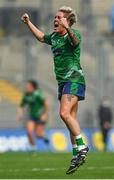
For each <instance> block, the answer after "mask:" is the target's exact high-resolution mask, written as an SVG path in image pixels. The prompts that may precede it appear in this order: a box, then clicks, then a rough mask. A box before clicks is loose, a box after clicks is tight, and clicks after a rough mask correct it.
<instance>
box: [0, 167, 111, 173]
mask: <svg viewBox="0 0 114 180" xmlns="http://www.w3.org/2000/svg"><path fill="white" fill-rule="evenodd" d="M80 169H81V170H85V169H87V170H90V171H92V170H95V169H98V170H101V169H102V170H111V169H114V167H113V166H105V167H95V166H89V167H81V168H80ZM60 170H66V168H48V167H47V168H33V169H31V170H29V169H28V170H26V169H24V171H27V172H30V171H34V172H38V171H60ZM7 171H8V172H20V171H22V169H7ZM0 172H6V169H0Z"/></svg>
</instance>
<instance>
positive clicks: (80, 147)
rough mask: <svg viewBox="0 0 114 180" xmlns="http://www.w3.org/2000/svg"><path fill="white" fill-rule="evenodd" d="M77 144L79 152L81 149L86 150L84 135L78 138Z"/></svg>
mask: <svg viewBox="0 0 114 180" xmlns="http://www.w3.org/2000/svg"><path fill="white" fill-rule="evenodd" d="M76 144H77V146H78V150H79V151H80V150H81V149H84V148H85V143H84V141H83V138H82V135H81V134H80V135H78V136H76Z"/></svg>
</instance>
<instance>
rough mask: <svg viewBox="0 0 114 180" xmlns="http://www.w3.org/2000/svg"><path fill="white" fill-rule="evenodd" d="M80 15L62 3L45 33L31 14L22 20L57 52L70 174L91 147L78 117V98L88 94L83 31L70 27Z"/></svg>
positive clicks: (56, 59)
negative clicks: (70, 154)
mask: <svg viewBox="0 0 114 180" xmlns="http://www.w3.org/2000/svg"><path fill="white" fill-rule="evenodd" d="M76 20H77V17H76V14H75V13H74V11H73V10H72V9H71V8H70V7H66V6H65V7H62V8H60V9H59V10H58V12H57V13H56V15H55V18H54V32H53V33H51V34H44V33H43V32H42V31H40V30H39V29H38V28H36V27H35V26H34V25H33V24H32V22H31V21H30V19H29V16H28V14H24V15H23V16H22V21H23V22H24V23H25V24H26V25H27V26H28V28H29V29H30V30H31V32H32V33H33V34H34V36H35V37H36V38H37V39H38V40H39V41H40V42H44V43H47V44H49V45H51V49H52V52H53V55H54V65H55V74H56V79H57V81H58V89H59V92H58V93H59V100H60V103H61V105H60V116H61V118H62V120H63V121H64V123H65V124H66V126H67V127H68V129H69V132H70V135H71V142H72V146H73V158H72V160H71V164H70V167H69V169H68V171H67V174H70V173H72V172H74V171H75V170H76V169H77V168H78V167H79V166H80V165H81V164H83V162H84V160H85V157H86V154H87V152H88V147H86V146H85V144H84V142H83V139H82V135H81V130H80V125H79V122H78V119H77V110H78V101H79V100H84V98H85V79H84V74H83V71H82V68H81V66H80V43H81V35H80V33H79V31H78V30H76V29H71V26H72V25H73V24H74V23H76Z"/></svg>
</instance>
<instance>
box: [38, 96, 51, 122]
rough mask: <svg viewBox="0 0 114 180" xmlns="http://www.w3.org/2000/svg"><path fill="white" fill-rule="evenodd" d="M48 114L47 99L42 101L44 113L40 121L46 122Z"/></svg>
mask: <svg viewBox="0 0 114 180" xmlns="http://www.w3.org/2000/svg"><path fill="white" fill-rule="evenodd" d="M48 112H49V102H48V100H47V99H44V112H43V114H42V115H41V117H40V119H41V120H42V121H46V120H47V117H48Z"/></svg>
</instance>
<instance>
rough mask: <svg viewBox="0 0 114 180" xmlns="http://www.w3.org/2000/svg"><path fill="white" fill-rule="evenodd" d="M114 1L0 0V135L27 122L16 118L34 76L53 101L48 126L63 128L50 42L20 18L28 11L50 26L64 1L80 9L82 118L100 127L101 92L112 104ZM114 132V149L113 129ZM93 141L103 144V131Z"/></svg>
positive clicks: (85, 125)
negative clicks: (41, 40)
mask: <svg viewBox="0 0 114 180" xmlns="http://www.w3.org/2000/svg"><path fill="white" fill-rule="evenodd" d="M113 3H114V1H113V0H107V1H105V3H104V1H99V0H70V1H69V0H62V1H61V0H32V1H30V0H0V132H1V136H0V137H5V132H6V136H7V135H8V131H9V130H18V129H19V128H23V123H20V124H19V123H17V122H16V108H17V106H18V104H19V101H20V99H21V96H22V91H23V89H24V86H25V82H26V80H27V79H31V78H34V79H36V80H38V82H39V84H40V87H41V88H42V90H43V91H44V92H45V94H46V96H47V97H48V99H49V102H50V113H49V114H50V115H49V122H48V125H47V129H59V130H60V129H64V128H65V126H64V124H63V123H62V121H61V120H60V118H59V114H58V112H59V102H58V101H57V85H56V80H55V76H54V72H53V59H52V58H53V57H52V55H51V52H50V47H48V46H47V45H45V44H40V43H38V42H37V41H36V40H35V38H34V37H33V36H32V34H31V33H30V32H29V31H28V30H27V28H26V26H24V25H23V24H22V22H21V20H20V18H21V15H22V14H23V13H24V12H27V13H28V14H29V15H30V17H31V20H32V21H33V23H35V24H36V25H38V26H39V27H40V29H42V30H44V32H51V31H52V30H53V16H54V13H55V12H56V11H57V9H58V8H59V7H60V6H62V5H68V6H71V7H72V8H74V9H76V11H77V14H78V26H79V29H80V31H81V33H82V36H83V42H82V54H81V62H82V67H83V69H84V72H85V75H86V81H87V94H86V101H85V102H82V103H80V108H79V109H80V110H79V114H78V115H79V120H80V123H81V127H82V128H84V130H85V131H86V130H87V133H88V132H91V131H94V130H95V132H96V128H99V121H98V116H97V109H98V106H99V103H100V101H101V99H102V97H103V96H109V97H110V98H111V104H112V109H114V96H113V93H114V61H113V58H114V37H113V34H112V33H111V17H110V12H111V7H112V6H113ZM113 125H114V121H113ZM85 128H87V129H85ZM88 128H89V131H88ZM92 128H94V129H92ZM97 130H98V129H97ZM89 136H90V135H88V137H89ZM85 138H86V137H85ZM111 138H112V139H111V142H112V144H111V148H112V149H113V150H114V133H112V137H111ZM93 139H94V138H93ZM97 141H98V144H97ZM3 142H4V141H3V138H2V139H0V144H3ZM94 143H96V145H95V144H94V145H95V146H96V148H98V149H102V144H101V135H99V134H96V136H95V142H94ZM63 147H64V145H63ZM60 149H61V148H60ZM63 149H64V148H63ZM1 151H2V150H1Z"/></svg>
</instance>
